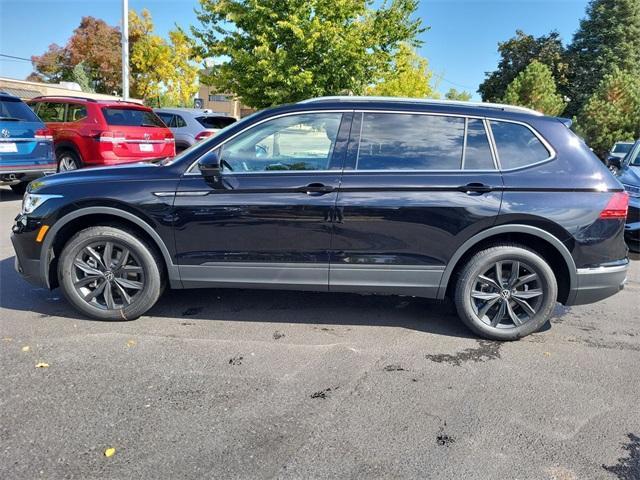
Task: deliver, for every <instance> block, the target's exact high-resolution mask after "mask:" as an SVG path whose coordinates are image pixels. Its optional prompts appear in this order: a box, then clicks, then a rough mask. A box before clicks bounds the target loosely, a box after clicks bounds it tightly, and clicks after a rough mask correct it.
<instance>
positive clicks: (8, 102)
mask: <svg viewBox="0 0 640 480" xmlns="http://www.w3.org/2000/svg"><path fill="white" fill-rule="evenodd" d="M0 121H14V122H16V121H19V122H37V121H38V117H37V116H36V115H35V113H33V111H32V110H31V109H30V108H29V107H28V106H27V105H26V104H25V103H23V102H22V101H20V100H18V99H17V98H15V99H14V98H6V97H5V98H2V97H0Z"/></svg>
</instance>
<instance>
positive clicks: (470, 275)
mask: <svg viewBox="0 0 640 480" xmlns="http://www.w3.org/2000/svg"><path fill="white" fill-rule="evenodd" d="M500 260H503V261H508V260H519V261H521V262H523V263H526V264H528V265H530V266H531V267H532V268H533V269H535V270H536V273H537V274H538V277H539V280H540V284H541V288H542V290H543V292H544V298H543V301H542V305H541V306H540V308H539V309H538V312H537V313H536V315H535V316H534V318H532V319H531V320H529V321H528V322H526V323H525V324H524V325H521V326H519V327H514V328H509V329H500V328H496V327H492V326H490V325H487V324H486V323H484V322H483V321H482V320H480V319H479V318H478V317H477V315H476V314H475V312H474V310H473V307H472V303H471V289H472V288H473V285H474V283H475V279H476V278H477V276H478V275H480V274H481V273H482V272H483V271H485V270H486V269H487V268H489V267H490V266H491V265H492V264H494V263H495V262H498V261H500ZM557 296H558V285H557V281H556V278H555V275H554V273H553V271H552V270H551V267H550V266H549V264H548V263H547V262H546V261H545V260H544V259H543V258H542V257H541V256H540V255H538V254H537V253H535V252H533V251H531V250H529V249H527V248H524V247H519V246H507V245H504V246H496V247H492V248H489V249H487V250H483V251H481V252H478V253H477V254H476V255H474V256H473V257H472V258H471V259H470V261H469V262H468V263H467V265H466V266H465V267H464V268H463V270H462V272H461V274H460V277H459V279H458V282H457V285H456V291H455V304H456V309H457V311H458V315H459V316H460V318H461V319H462V321H463V322H464V323H465V325H467V327H469V328H470V329H471V330H472V331H473V332H474V333H476V334H478V335H480V336H482V337H484V338H488V339H491V340H517V339H519V338H522V337H525V336H527V335H529V334H531V333H534V332H537V331H538V330H540V328H541V327H542V326H543V325H544V324H545V323H547V321H548V320H549V318H550V317H551V314H552V313H553V310H554V308H555V305H556V302H557Z"/></svg>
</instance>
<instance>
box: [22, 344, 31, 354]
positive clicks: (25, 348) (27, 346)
mask: <svg viewBox="0 0 640 480" xmlns="http://www.w3.org/2000/svg"><path fill="white" fill-rule="evenodd" d="M29 350H30V348H29V345H25V346H24V347H22V351H23V352H28V351H29Z"/></svg>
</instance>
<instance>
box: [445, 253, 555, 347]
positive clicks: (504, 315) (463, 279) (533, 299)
mask: <svg viewBox="0 0 640 480" xmlns="http://www.w3.org/2000/svg"><path fill="white" fill-rule="evenodd" d="M498 265H500V267H498ZM516 268H517V270H516ZM499 270H500V272H502V274H501V275H499V274H498V271H499ZM514 271H517V274H516V275H515V276H513V272H514ZM481 275H482V278H480V276H481ZM498 278H501V279H502V282H499V281H498ZM523 280H524V281H526V282H525V283H521V282H522V281H523ZM498 287H500V288H498ZM516 292H517V294H516ZM557 297H558V284H557V281H556V277H555V275H554V273H553V271H552V270H551V267H550V266H549V264H548V263H547V262H546V261H545V260H544V259H543V258H542V257H541V256H540V255H539V254H537V253H536V252H534V251H532V250H530V249H528V248H526V247H524V246H521V245H511V244H500V245H496V246H494V247H491V248H488V249H486V250H482V251H480V252H478V253H476V254H475V255H474V256H473V257H471V259H470V260H469V261H468V263H467V264H466V265H464V266H463V268H462V270H461V271H460V275H459V277H458V280H457V282H456V286H455V298H454V301H455V305H456V310H457V311H458V316H459V317H460V319H461V320H462V321H463V322H464V324H465V325H466V326H467V327H469V329H470V330H471V331H473V332H474V333H476V334H477V335H480V336H481V337H484V338H488V339H490V340H517V339H519V338H522V337H525V336H527V335H529V334H531V333H534V332H537V331H538V330H539V329H540V328H541V327H542V326H543V325H544V324H545V323H547V321H548V320H549V318H551V314H552V312H553V309H554V307H555V305H556V301H557ZM489 304H491V305H489ZM525 304H526V305H525ZM527 307H528V308H527ZM514 315H515V316H514ZM516 319H517V320H516Z"/></svg>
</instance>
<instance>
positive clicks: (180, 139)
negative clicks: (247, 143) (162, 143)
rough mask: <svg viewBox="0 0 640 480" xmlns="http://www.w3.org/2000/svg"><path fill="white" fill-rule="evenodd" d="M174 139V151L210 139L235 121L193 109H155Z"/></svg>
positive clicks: (209, 111) (206, 111)
mask: <svg viewBox="0 0 640 480" xmlns="http://www.w3.org/2000/svg"><path fill="white" fill-rule="evenodd" d="M154 112H156V114H157V115H158V116H159V117H160V118H161V119H162V120H163V121H164V123H165V124H167V126H168V127H169V128H170V129H171V131H172V132H173V134H174V136H175V137H176V151H178V152H181V151H182V150H186V149H187V148H189V147H190V146H191V145H194V144H195V143H197V142H199V141H200V140H203V139H205V138H208V137H211V136H213V135H215V134H216V133H218V132H219V131H220V130H222V129H223V128H225V127H227V126H229V125H231V124H232V123H234V122H235V121H236V119H235V118H233V117H228V116H226V115H221V114H219V113H214V112H212V111H211V110H199V109H195V108H155V109H154Z"/></svg>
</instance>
